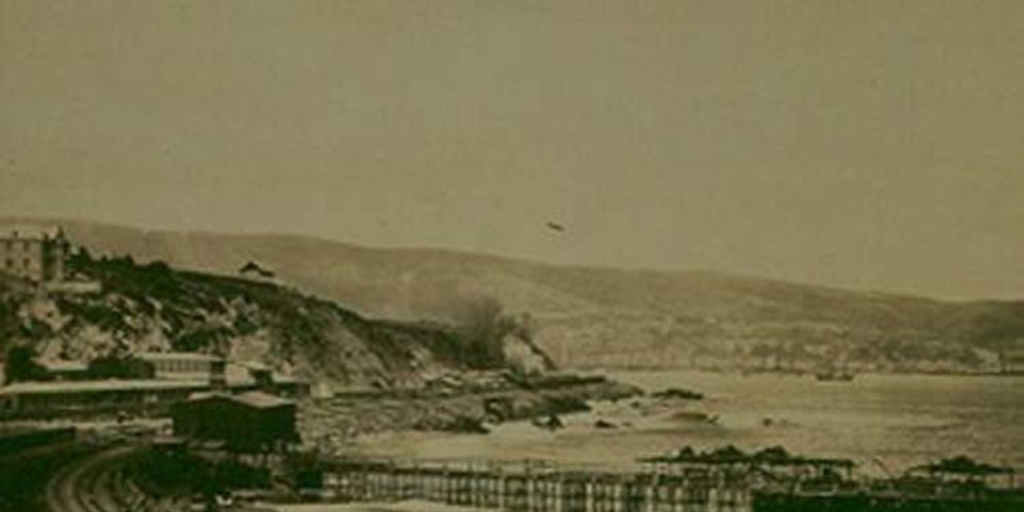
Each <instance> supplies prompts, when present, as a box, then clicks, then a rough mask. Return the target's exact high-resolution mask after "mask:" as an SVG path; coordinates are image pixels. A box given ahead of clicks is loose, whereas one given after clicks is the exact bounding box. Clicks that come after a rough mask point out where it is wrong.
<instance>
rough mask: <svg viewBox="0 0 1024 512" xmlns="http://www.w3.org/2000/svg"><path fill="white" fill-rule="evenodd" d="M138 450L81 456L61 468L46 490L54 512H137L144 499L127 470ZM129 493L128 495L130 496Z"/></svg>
mask: <svg viewBox="0 0 1024 512" xmlns="http://www.w3.org/2000/svg"><path fill="white" fill-rule="evenodd" d="M136 450H137V448H135V447H132V446H119V447H115V448H110V449H106V450H103V451H99V452H95V453H92V454H89V455H87V456H85V457H81V458H79V459H77V460H75V461H74V462H72V463H70V464H68V465H66V466H64V467H63V468H61V469H60V470H59V471H58V472H57V473H56V474H55V475H54V477H53V478H52V479H51V480H50V482H49V483H48V485H47V488H46V504H47V507H48V509H49V511H50V512H135V511H140V512H141V511H142V510H146V509H148V507H147V508H140V507H141V506H142V505H144V504H143V503H142V500H139V499H138V498H139V494H138V493H137V492H136V493H132V492H130V491H131V490H132V489H131V487H130V483H129V482H126V481H125V473H124V471H123V470H124V467H125V465H126V464H127V462H128V461H129V459H130V457H131V455H132V454H133V453H134V452H135V451H136ZM126 493H127V495H126Z"/></svg>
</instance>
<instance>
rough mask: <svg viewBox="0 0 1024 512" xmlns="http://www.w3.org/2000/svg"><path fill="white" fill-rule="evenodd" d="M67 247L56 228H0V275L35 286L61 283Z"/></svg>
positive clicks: (15, 226) (34, 226) (35, 226)
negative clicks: (20, 279)
mask: <svg viewBox="0 0 1024 512" xmlns="http://www.w3.org/2000/svg"><path fill="white" fill-rule="evenodd" d="M69 250H70V244H69V243H68V241H67V239H66V238H65V237H64V231H63V230H62V229H61V228H60V227H59V226H37V225H6V226H0V272H2V273H4V274H7V275H10V276H14V277H18V278H22V279H25V280H28V281H30V282H32V283H35V284H42V283H51V282H60V281H63V280H64V263H65V260H66V259H67V256H68V252H69Z"/></svg>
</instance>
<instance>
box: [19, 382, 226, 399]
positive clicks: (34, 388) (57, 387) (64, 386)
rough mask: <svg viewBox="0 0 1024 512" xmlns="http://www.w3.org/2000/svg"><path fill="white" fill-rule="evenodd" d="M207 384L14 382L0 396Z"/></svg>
mask: <svg viewBox="0 0 1024 512" xmlns="http://www.w3.org/2000/svg"><path fill="white" fill-rule="evenodd" d="M209 385H210V384H209V382H207V381H198V380H150V379H147V380H117V379H108V380H83V381H71V382H16V383H14V384H9V385H7V386H3V387H0V396H12V395H25V394H49V393H53V394H57V393H94V392H102V391H137V390H150V391H155V390H164V389H204V388H207V387H209Z"/></svg>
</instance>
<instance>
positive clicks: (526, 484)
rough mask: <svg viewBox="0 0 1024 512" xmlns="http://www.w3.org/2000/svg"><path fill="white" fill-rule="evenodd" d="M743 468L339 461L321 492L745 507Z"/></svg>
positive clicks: (363, 498) (715, 509)
mask: <svg viewBox="0 0 1024 512" xmlns="http://www.w3.org/2000/svg"><path fill="white" fill-rule="evenodd" d="M751 489H752V485H751V481H750V478H748V475H744V474H739V473H730V472H728V471H716V470H712V469H708V470H696V469H692V468H691V469H688V470H686V471H680V472H675V473H661V472H635V473H610V472H599V471H588V470H570V469H556V468H552V467H550V466H542V465H538V464H535V463H529V462H527V463H523V464H496V463H487V464H474V463H450V462H449V463H422V462H421V463H416V464H412V463H409V464H402V463H398V462H395V461H390V460H384V461H382V460H372V461H371V460H342V461H333V462H331V463H330V464H328V465H327V468H326V469H325V471H324V477H323V491H322V497H323V499H325V500H329V501H337V502H353V501H355V502H367V501H402V500H413V499H416V500H426V501H434V502H439V503H446V504H450V505H461V506H467V507H474V508H481V509H495V510H507V511H512V512H749V511H751V510H752V508H751Z"/></svg>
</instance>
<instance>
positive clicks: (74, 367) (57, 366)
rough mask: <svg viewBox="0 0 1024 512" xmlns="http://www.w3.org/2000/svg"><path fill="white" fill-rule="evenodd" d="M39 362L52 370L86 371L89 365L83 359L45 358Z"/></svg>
mask: <svg viewBox="0 0 1024 512" xmlns="http://www.w3.org/2000/svg"><path fill="white" fill-rule="evenodd" d="M39 364H40V365H42V366H43V367H44V368H46V369H47V370H48V371H51V372H84V371H88V370H89V365H87V364H85V363H83V362H81V361H65V360H60V359H43V360H41V361H39Z"/></svg>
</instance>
